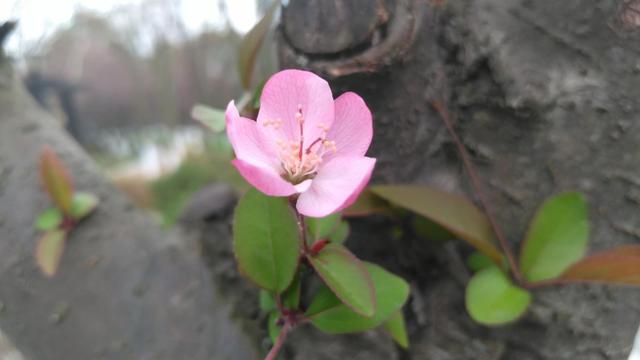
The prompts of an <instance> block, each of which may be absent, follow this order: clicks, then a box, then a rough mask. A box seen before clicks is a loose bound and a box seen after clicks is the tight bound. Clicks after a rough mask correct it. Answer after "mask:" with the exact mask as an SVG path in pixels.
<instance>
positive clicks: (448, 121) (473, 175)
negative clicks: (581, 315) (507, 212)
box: [431, 100, 524, 284]
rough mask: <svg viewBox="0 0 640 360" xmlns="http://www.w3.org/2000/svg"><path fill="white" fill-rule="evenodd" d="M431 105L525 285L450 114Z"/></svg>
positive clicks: (515, 274)
mask: <svg viewBox="0 0 640 360" xmlns="http://www.w3.org/2000/svg"><path fill="white" fill-rule="evenodd" d="M431 105H432V106H433V108H434V109H435V110H436V111H437V112H438V114H439V115H440V118H442V121H443V122H444V124H445V126H446V127H447V130H448V131H449V134H450V135H451V137H452V138H453V142H454V143H455V145H456V148H457V149H458V152H459V153H460V156H461V157H462V162H463V164H464V168H465V170H466V171H467V174H468V175H469V178H470V179H471V185H472V186H473V189H474V191H475V193H476V196H477V197H478V200H479V201H480V205H482V208H483V210H484V212H485V214H486V215H487V218H488V219H489V223H490V224H491V227H492V228H493V232H494V233H495V234H496V237H497V238H498V241H499V242H500V247H501V248H502V251H503V252H504V253H505V256H506V257H507V261H508V262H509V267H510V268H511V269H510V270H511V273H512V274H513V277H514V278H515V280H516V281H517V282H518V283H519V284H523V283H524V282H523V279H522V274H521V273H520V268H519V267H518V264H517V263H516V260H515V256H514V255H513V251H512V250H511V247H510V246H509V242H508V241H507V238H506V237H505V235H504V232H503V231H502V229H501V228H500V226H498V223H497V222H496V220H495V217H494V216H493V212H492V211H491V208H490V207H489V203H488V202H487V200H486V197H485V195H484V190H483V186H482V181H481V180H480V177H479V176H478V174H477V172H476V170H475V167H474V166H473V162H472V161H471V157H470V156H469V153H468V152H467V149H465V147H464V145H462V142H461V141H460V138H459V137H458V134H457V133H456V132H455V130H454V128H453V125H452V123H451V119H450V117H449V113H448V112H447V110H446V109H445V107H444V105H443V104H442V102H440V101H438V100H435V101H432V102H431Z"/></svg>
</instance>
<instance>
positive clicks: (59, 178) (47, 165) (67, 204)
mask: <svg viewBox="0 0 640 360" xmlns="http://www.w3.org/2000/svg"><path fill="white" fill-rule="evenodd" d="M40 178H41V179H42V185H43V186H44V188H45V190H46V191H47V193H48V194H49V197H50V198H51V201H53V203H54V204H55V205H56V206H57V207H58V208H59V209H60V210H62V212H63V213H65V214H70V212H71V207H72V204H73V184H72V182H71V177H70V176H69V172H68V170H67V169H66V167H65V166H64V164H63V163H62V161H61V160H60V158H59V157H58V155H56V153H55V152H53V150H51V149H50V148H48V147H46V148H45V149H44V150H43V151H42V154H41V155H40Z"/></svg>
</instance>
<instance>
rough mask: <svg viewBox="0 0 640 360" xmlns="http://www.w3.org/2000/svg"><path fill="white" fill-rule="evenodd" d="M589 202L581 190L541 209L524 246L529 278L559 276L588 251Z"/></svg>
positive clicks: (523, 261)
mask: <svg viewBox="0 0 640 360" xmlns="http://www.w3.org/2000/svg"><path fill="white" fill-rule="evenodd" d="M588 239H589V221H588V214H587V204H586V201H585V199H584V198H583V197H582V195H581V194H580V193H575V192H571V193H564V194H560V195H558V196H555V197H553V198H551V199H549V200H547V201H546V202H545V203H544V204H543V205H542V206H541V207H540V209H538V212H537V213H536V215H535V217H534V219H533V221H532V222H531V225H530V227H529V231H528V232H527V237H526V239H525V240H524V245H523V246H522V253H521V255H520V266H521V269H522V273H523V274H524V277H525V278H526V279H527V280H529V281H540V280H548V279H553V278H555V277H558V276H559V275H560V274H562V272H563V271H565V270H566V269H567V268H568V267H569V266H570V265H571V264H572V263H574V262H576V261H577V260H579V259H580V258H582V257H583V256H584V255H585V253H586V251H587V241H588Z"/></svg>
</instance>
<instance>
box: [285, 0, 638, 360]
mask: <svg viewBox="0 0 640 360" xmlns="http://www.w3.org/2000/svg"><path fill="white" fill-rule="evenodd" d="M637 9H640V2H639V1H637V0H631V1H624V2H622V1H618V2H613V1H609V2H592V1H586V0H565V1H558V2H532V1H527V0H517V1H504V0H458V1H456V0H450V1H438V0H432V1H425V0H396V1H392V0H384V1H383V0H377V1H376V0H370V1H366V0H362V1H353V0H334V1H323V0H290V1H289V5H288V6H287V7H286V8H285V9H284V12H283V17H282V24H281V26H280V27H279V40H280V41H279V53H280V58H281V65H282V67H284V68H288V67H296V68H306V69H310V70H312V71H314V72H317V73H320V74H322V75H324V76H325V77H327V78H328V79H330V81H331V83H332V87H333V89H334V90H335V95H338V94H339V93H341V92H343V91H346V90H351V91H355V92H357V93H359V94H361V95H362V96H363V97H364V98H365V101H366V102H367V103H368V104H369V106H370V107H371V109H372V111H373V113H374V142H373V147H372V149H371V151H370V154H372V156H375V157H377V158H378V159H379V160H378V164H377V167H376V170H375V171H376V172H375V176H374V181H376V182H384V183H392V182H410V183H421V184H431V185H435V186H439V187H441V188H444V189H446V190H451V191H456V192H461V193H466V194H468V195H469V196H471V197H473V193H472V192H471V191H470V190H469V189H470V187H469V186H468V185H469V184H468V181H467V179H466V176H465V174H464V172H463V170H462V168H461V163H460V161H459V157H458V154H457V153H456V151H455V148H454V147H453V145H452V142H451V140H450V138H449V136H448V134H447V132H446V129H445V128H444V126H443V123H442V121H441V119H440V118H439V116H438V115H437V113H436V112H435V111H434V110H433V108H432V106H431V103H432V101H434V100H439V101H442V102H443V103H444V104H446V106H447V107H448V108H449V111H450V112H451V113H452V114H453V115H454V117H455V118H456V119H457V122H456V124H455V126H456V129H457V132H458V133H459V134H460V135H461V137H462V139H463V142H464V144H465V146H466V147H467V148H468V149H469V151H470V152H471V153H472V155H473V157H474V161H475V163H476V165H477V167H478V168H479V173H480V176H481V177H482V179H483V180H484V182H485V184H486V186H485V187H486V189H487V192H488V197H489V202H490V204H491V207H492V208H493V209H494V212H495V213H496V215H497V219H498V222H499V223H500V225H501V226H502V227H503V229H504V230H505V231H506V233H507V235H508V237H509V239H510V240H511V242H512V246H513V247H516V248H517V245H518V244H519V240H520V239H521V238H522V236H523V234H524V232H525V231H526V225H527V223H528V222H529V221H530V219H531V217H532V215H533V213H534V211H535V209H536V208H537V207H538V206H539V205H540V204H541V203H542V201H543V200H544V199H545V198H547V197H549V196H551V195H553V194H555V193H558V192H561V191H564V190H578V191H581V192H583V193H585V194H586V196H587V197H588V200H589V206H590V219H591V241H590V244H591V250H592V251H595V250H602V249H606V248H610V247H613V246H616V245H620V244H623V243H637V242H638V239H640V220H639V219H640V217H639V216H638V214H640V174H638V169H640V151H639V150H640V149H639V147H638V144H640V125H639V123H638V115H637V114H638V113H639V110H640V100H639V99H640V62H638V54H639V53H640V42H638V41H637V40H638V38H639V37H640V16H638V12H637V11H638V10H637ZM332 12H335V13H332ZM329 14H330V15H329ZM378 225H379V227H380V229H378V230H377V231H373V230H371V228H372V226H377V225H376V223H375V222H374V223H373V224H372V223H367V224H361V226H360V228H361V229H362V231H361V232H360V233H359V234H365V233H366V234H370V235H371V236H369V237H365V236H363V235H358V233H356V236H355V237H354V238H353V239H351V240H350V242H351V246H352V247H355V248H356V249H357V251H359V253H358V254H361V251H364V252H365V255H364V256H365V257H367V256H368V257H370V258H374V259H376V260H379V261H382V262H383V263H384V264H385V265H386V266H387V267H388V268H390V269H392V270H395V271H397V272H399V273H401V274H403V275H405V276H406V277H408V278H409V279H410V281H411V283H412V285H413V286H412V288H413V289H412V290H413V291H412V300H411V302H410V306H409V309H408V310H407V316H408V318H409V327H410V330H411V341H412V347H411V349H410V351H409V352H408V353H402V354H401V355H399V356H401V358H403V359H430V360H440V359H443V360H444V359H518V360H521V359H549V360H551V359H553V360H559V359H620V360H622V359H626V358H627V357H628V356H629V352H630V350H631V346H632V343H633V338H634V335H635V332H636V329H637V327H638V324H639V323H640V290H638V289H637V288H621V287H614V286H595V285H594V286H586V285H580V286H565V287H558V288H552V289H546V290H543V291H536V292H535V295H534V296H535V304H534V306H533V307H532V309H531V311H529V312H528V314H527V315H526V317H525V318H523V319H521V320H520V321H518V322H516V323H515V324H513V325H509V326H505V327H502V328H495V329H490V328H485V327H482V326H478V325H476V324H474V323H473V322H472V321H471V320H470V319H469V318H468V315H467V314H466V312H465V310H464V300H463V292H464V283H463V282H460V281H456V279H457V278H459V277H456V276H454V274H456V273H459V272H460V271H459V270H460V267H458V266H456V265H455V264H456V261H457V259H458V256H457V252H458V251H463V252H464V251H468V250H466V249H467V248H466V246H464V245H455V246H447V247H444V248H438V247H436V246H434V245H432V244H425V243H421V242H419V241H418V240H415V239H412V238H410V237H409V236H404V237H403V238H400V239H395V238H393V235H392V234H391V233H388V236H386V237H385V236H381V235H379V234H380V233H383V234H384V229H385V225H384V221H383V220H380V224H378ZM356 228H358V224H356ZM371 237H374V238H373V239H372V238H371ZM392 244H393V245H392ZM451 269H454V270H455V271H451ZM309 341H310V342H311V340H309ZM297 358H300V359H302V358H305V357H304V356H299V357H297ZM372 358H380V359H387V358H388V357H386V355H384V356H383V355H379V356H378V357H375V356H374V357H372Z"/></svg>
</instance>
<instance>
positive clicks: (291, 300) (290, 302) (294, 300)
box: [282, 272, 301, 310]
mask: <svg viewBox="0 0 640 360" xmlns="http://www.w3.org/2000/svg"><path fill="white" fill-rule="evenodd" d="M300 290H301V281H300V272H297V273H296V275H295V277H294V278H293V281H292V282H291V285H289V287H288V288H287V290H285V292H284V293H282V305H283V306H284V307H285V309H290V310H292V309H297V308H298V307H299V306H300Z"/></svg>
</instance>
